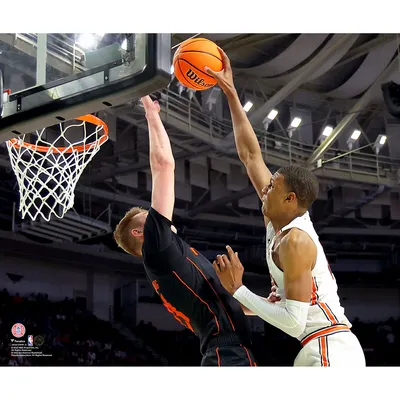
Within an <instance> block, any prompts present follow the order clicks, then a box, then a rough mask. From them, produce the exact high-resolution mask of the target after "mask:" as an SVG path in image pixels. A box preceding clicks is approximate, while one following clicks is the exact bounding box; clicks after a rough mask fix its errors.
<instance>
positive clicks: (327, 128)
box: [322, 125, 333, 137]
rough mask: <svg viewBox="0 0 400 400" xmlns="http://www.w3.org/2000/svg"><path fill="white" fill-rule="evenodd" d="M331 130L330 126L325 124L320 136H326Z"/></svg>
mask: <svg viewBox="0 0 400 400" xmlns="http://www.w3.org/2000/svg"><path fill="white" fill-rule="evenodd" d="M332 131H333V127H332V126H329V125H328V126H326V127H325V129H324V130H323V131H322V136H325V137H328V136H329V135H330V134H331V133H332Z"/></svg>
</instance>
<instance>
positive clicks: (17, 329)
mask: <svg viewBox="0 0 400 400" xmlns="http://www.w3.org/2000/svg"><path fill="white" fill-rule="evenodd" d="M11 333H12V334H13V336H14V337H16V338H21V337H23V336H24V335H25V326H24V325H22V324H14V325H13V327H12V328H11Z"/></svg>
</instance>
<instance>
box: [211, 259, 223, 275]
mask: <svg viewBox="0 0 400 400" xmlns="http://www.w3.org/2000/svg"><path fill="white" fill-rule="evenodd" d="M212 265H213V268H214V270H215V272H216V273H217V274H218V272H221V270H220V268H219V265H218V264H217V262H216V261H214V262H213V263H212Z"/></svg>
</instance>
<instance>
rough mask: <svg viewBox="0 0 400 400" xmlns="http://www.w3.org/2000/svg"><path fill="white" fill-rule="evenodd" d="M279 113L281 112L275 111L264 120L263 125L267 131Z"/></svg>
mask: <svg viewBox="0 0 400 400" xmlns="http://www.w3.org/2000/svg"><path fill="white" fill-rule="evenodd" d="M278 112H279V111H278V110H275V109H273V110H271V111H270V112H269V114H268V115H267V116H266V117H265V118H264V120H263V125H264V129H265V130H268V127H269V124H270V123H271V122H272V121H273V120H274V119H275V118H276V116H277V115H278Z"/></svg>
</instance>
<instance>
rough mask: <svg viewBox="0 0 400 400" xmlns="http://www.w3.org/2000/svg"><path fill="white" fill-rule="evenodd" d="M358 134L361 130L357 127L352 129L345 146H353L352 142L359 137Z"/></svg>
mask: <svg viewBox="0 0 400 400" xmlns="http://www.w3.org/2000/svg"><path fill="white" fill-rule="evenodd" d="M360 135H361V131H360V130H359V129H354V131H353V133H352V134H351V136H350V137H349V138H348V139H347V146H348V147H349V150H351V149H352V148H353V145H354V143H355V142H356V141H357V140H358V139H359V137H360Z"/></svg>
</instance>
